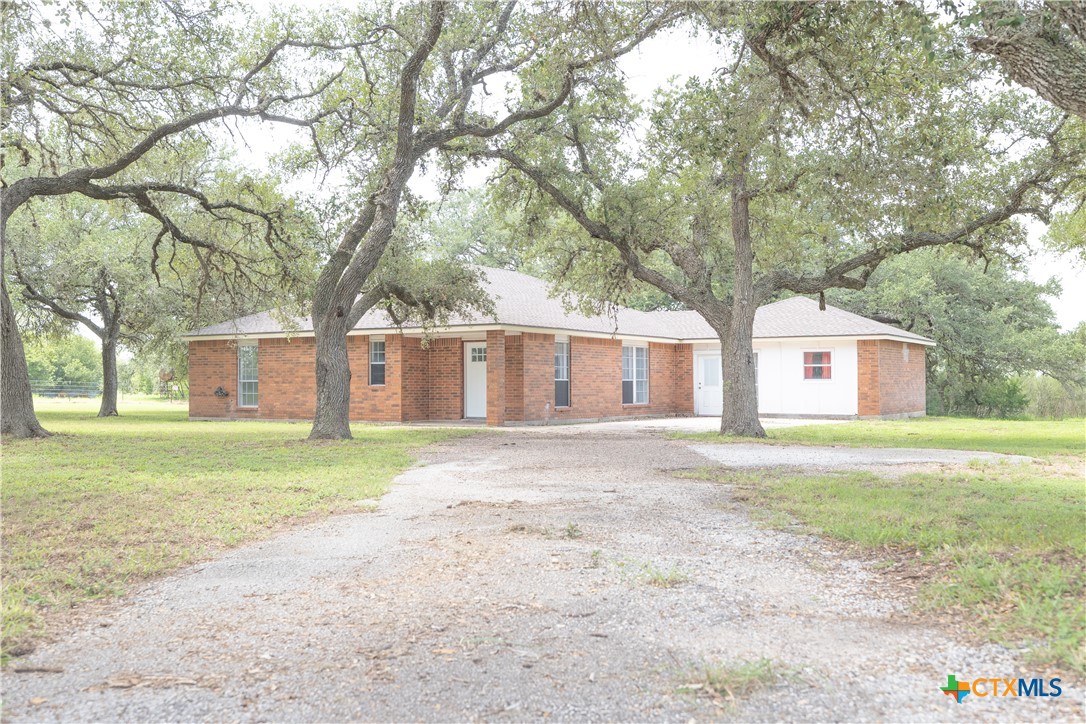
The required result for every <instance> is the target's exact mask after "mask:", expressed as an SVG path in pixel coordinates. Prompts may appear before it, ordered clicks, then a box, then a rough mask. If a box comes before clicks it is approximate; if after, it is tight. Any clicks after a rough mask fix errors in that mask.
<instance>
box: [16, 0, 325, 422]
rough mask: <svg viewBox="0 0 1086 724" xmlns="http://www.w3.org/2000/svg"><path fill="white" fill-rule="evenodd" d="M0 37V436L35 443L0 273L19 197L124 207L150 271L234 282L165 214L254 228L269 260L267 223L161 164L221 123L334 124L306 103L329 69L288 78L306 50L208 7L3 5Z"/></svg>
mask: <svg viewBox="0 0 1086 724" xmlns="http://www.w3.org/2000/svg"><path fill="white" fill-rule="evenodd" d="M0 28H2V31H0V32H2V33H3V42H2V43H0V48H2V51H0V52H2V57H0V66H2V68H0V150H2V154H3V155H2V158H0V169H2V171H3V178H2V188H3V194H2V195H0V337H2V339H0V342H2V349H0V353H2V354H0V357H2V359H0V375H2V378H3V384H4V395H3V398H2V400H0V430H2V431H3V432H4V433H10V434H13V435H16V436H19V437H32V436H42V435H45V434H47V433H46V431H45V430H44V429H43V428H42V427H41V425H40V424H39V423H38V421H37V418H36V417H35V415H34V407H33V399H32V397H31V394H30V385H29V379H28V377H27V370H26V360H25V356H24V353H23V345H22V340H21V337H20V333H19V329H18V326H17V322H16V319H15V315H14V310H13V307H12V305H11V300H10V297H9V296H8V289H7V279H6V278H7V275H6V274H5V273H4V271H5V269H4V265H6V263H7V256H8V254H7V242H6V239H7V226H8V223H9V220H10V219H11V217H12V214H14V213H16V212H17V211H18V210H19V209H20V208H21V207H23V206H24V205H25V204H27V203H28V202H29V201H30V200H31V199H34V198H42V197H55V196H64V195H68V194H80V195H82V196H85V197H87V198H89V199H95V200H99V201H121V202H125V203H127V204H129V205H130V206H131V207H132V208H134V209H136V210H138V211H139V212H140V213H143V214H145V215H147V216H148V217H150V218H151V219H154V220H155V222H156V223H157V224H158V226H159V229H160V231H161V235H160V236H158V237H157V241H156V244H155V248H156V250H157V251H159V255H158V257H152V258H153V259H155V258H161V257H163V256H165V257H169V256H171V254H172V253H173V252H172V251H167V250H166V248H165V247H172V248H174V249H176V248H177V247H182V248H185V247H187V248H189V249H191V250H192V251H191V253H192V254H194V255H195V256H197V257H198V258H199V259H200V261H199V264H200V266H201V268H203V269H205V270H207V271H208V272H209V273H211V272H214V273H220V272H225V273H226V274H231V273H236V271H237V270H238V269H239V268H240V267H242V266H244V263H245V261H246V260H245V259H241V258H238V257H236V256H232V255H231V253H230V250H227V249H222V248H219V247H217V246H216V245H215V244H214V243H212V242H209V241H208V240H206V239H202V238H200V237H199V236H198V235H197V234H196V233H195V232H194V231H193V230H191V229H186V228H184V227H183V226H181V225H180V224H179V223H178V221H177V220H176V219H175V218H174V211H175V210H176V209H177V208H178V207H186V208H194V209H201V210H202V211H204V212H205V213H207V214H209V215H211V216H214V217H219V218H221V217H223V216H233V217H235V218H240V217H242V216H249V217H253V218H255V219H259V220H262V221H263V222H264V225H265V232H264V233H263V234H262V235H261V236H262V238H264V239H266V240H267V242H268V245H269V253H270V254H272V255H274V254H275V251H274V250H273V249H272V247H277V246H282V245H283V243H284V240H283V239H282V238H280V237H279V236H278V234H277V232H276V230H275V227H274V219H273V218H272V217H271V216H270V215H268V214H267V213H265V212H264V211H263V210H260V209H256V208H252V207H248V206H246V205H244V204H242V203H239V202H237V201H236V200H230V199H212V198H209V197H208V196H207V195H206V194H204V193H203V192H202V191H201V190H200V189H198V188H192V187H188V186H185V185H183V183H179V182H177V181H176V180H175V179H173V178H170V177H169V176H164V175H162V170H163V169H164V168H170V167H171V166H170V164H169V163H166V162H164V160H163V157H164V156H168V155H169V154H170V152H171V151H172V150H174V149H176V148H178V147H182V148H183V147H184V146H185V145H186V144H187V143H191V142H196V141H199V140H201V139H200V134H201V132H203V131H205V130H206V126H207V124H211V123H222V122H223V120H224V119H230V118H233V119H239V118H254V119H262V120H267V121H276V122H281V123H287V124H294V125H297V126H302V127H308V126H311V125H312V124H313V123H314V122H315V121H316V120H317V118H319V116H320V113H332V112H335V109H333V108H327V109H325V110H324V111H313V109H312V108H310V107H309V105H310V104H309V103H308V102H309V101H311V100H312V99H313V98H315V97H316V96H318V95H320V94H321V93H323V92H324V91H325V90H326V89H327V88H328V87H329V86H330V85H331V84H332V83H333V82H334V81H335V79H336V78H337V77H338V69H332V70H331V71H330V72H328V73H327V74H321V73H319V72H317V71H316V70H315V69H309V70H308V72H304V73H303V72H289V71H290V70H291V68H293V70H294V71H297V65H293V66H291V64H292V63H294V64H296V63H298V62H299V57H300V59H301V60H304V57H305V56H306V55H307V54H308V53H310V52H315V51H314V48H313V46H310V45H304V44H298V43H292V42H290V41H283V40H280V39H278V38H275V37H272V36H268V35H261V36H253V37H249V36H246V35H244V34H243V33H242V32H240V31H239V30H237V24H236V23H235V22H234V18H233V17H232V16H230V15H229V14H227V13H226V11H225V10H224V9H223V7H221V6H219V5H217V4H210V5H206V6H203V5H199V6H198V5H178V4H176V3H127V2H119V1H118V0H102V2H97V3H83V2H74V1H72V2H62V3H59V4H50V5H43V4H39V3H21V2H3V3H0ZM151 29H153V30H154V32H151ZM285 66H289V67H287V70H284V67H285ZM309 111H313V112H314V114H315V115H306V114H307V112H309ZM155 156H157V158H154V160H153V162H152V163H150V164H148V163H146V162H147V161H148V160H149V159H151V158H152V157H155Z"/></svg>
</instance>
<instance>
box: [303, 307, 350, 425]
mask: <svg viewBox="0 0 1086 724" xmlns="http://www.w3.org/2000/svg"><path fill="white" fill-rule="evenodd" d="M339 319H342V318H341V317H339V318H337V320H336V321H338V320H339ZM313 334H314V336H315V337H316V341H317V412H316V415H314V417H313V429H312V430H311V431H310V433H309V439H310V440H350V439H351V425H350V411H351V365H350V361H349V360H348V359H347V329H346V327H345V325H343V324H336V323H331V324H329V323H328V322H315V323H314V324H313Z"/></svg>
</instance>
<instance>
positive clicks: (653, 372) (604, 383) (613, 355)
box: [506, 333, 694, 421]
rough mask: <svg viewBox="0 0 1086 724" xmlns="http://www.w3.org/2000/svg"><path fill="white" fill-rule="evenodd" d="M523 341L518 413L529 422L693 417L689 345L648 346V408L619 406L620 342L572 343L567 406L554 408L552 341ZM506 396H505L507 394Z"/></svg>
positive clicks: (533, 337)
mask: <svg viewBox="0 0 1086 724" xmlns="http://www.w3.org/2000/svg"><path fill="white" fill-rule="evenodd" d="M520 339H521V350H520V352H521V360H520V363H521V372H520V376H521V378H522V380H523V387H522V393H521V394H522V401H521V404H522V408H523V412H524V419H525V420H528V421H550V420H583V419H592V418H597V417H621V416H623V415H672V414H693V409H694V397H693V380H692V375H693V364H694V363H693V352H692V348H691V346H690V345H680V344H655V343H653V344H650V345H649V402H648V404H644V405H623V404H622V341H621V340H613V339H594V338H589V337H571V338H570V345H569V346H570V351H569V356H570V406H569V407H566V408H556V407H555V406H554V335H551V334H529V333H525V334H522V335H521V336H520ZM506 395H509V392H508V391H506Z"/></svg>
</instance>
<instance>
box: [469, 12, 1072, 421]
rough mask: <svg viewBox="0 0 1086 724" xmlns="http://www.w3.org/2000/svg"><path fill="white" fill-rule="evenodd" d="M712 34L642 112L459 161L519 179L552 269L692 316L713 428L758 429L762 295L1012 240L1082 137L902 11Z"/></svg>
mask: <svg viewBox="0 0 1086 724" xmlns="http://www.w3.org/2000/svg"><path fill="white" fill-rule="evenodd" d="M712 32H713V33H714V34H715V35H716V37H717V38H719V39H720V41H721V42H722V43H723V44H724V45H725V47H726V48H727V52H728V57H727V59H726V62H725V63H724V65H723V67H722V68H721V70H720V71H719V72H718V73H716V74H715V75H714V76H713V77H711V78H708V79H704V80H699V79H694V80H692V81H690V82H688V83H687V84H685V85H683V86H681V87H678V88H673V89H671V90H670V91H668V92H666V93H662V94H660V95H659V96H658V97H657V98H656V99H655V101H654V102H653V104H652V106H651V109H650V110H649V112H648V113H647V114H646V115H642V114H640V113H639V112H638V111H639V109H638V108H637V107H636V106H634V105H633V104H630V103H624V102H623V101H622V100H621V91H622V89H621V88H617V87H611V88H609V89H607V92H596V93H589V94H584V95H581V96H578V97H576V98H575V99H574V102H572V103H571V104H570V105H569V106H568V109H567V110H564V111H563V112H562V113H561V114H559V115H556V116H555V117H554V118H553V120H551V121H550V122H547V123H545V124H544V123H540V124H536V125H534V126H532V127H530V129H525V130H526V131H529V132H526V133H524V134H520V135H518V136H517V137H516V138H515V139H513V140H511V141H510V142H507V143H504V144H500V145H499V144H495V145H493V146H491V147H490V148H489V149H488V150H487V151H484V152H476V155H477V156H483V157H488V158H497V159H500V160H501V161H503V162H504V164H505V165H506V167H507V168H508V169H510V170H511V171H512V173H513V176H514V178H519V179H520V180H521V183H519V184H517V183H515V182H512V181H507V183H506V185H505V186H504V187H503V188H504V189H505V190H506V191H507V192H508V193H509V194H510V196H511V197H512V198H515V199H518V200H519V201H520V202H522V203H526V204H527V205H528V206H529V208H532V209H534V210H533V211H532V212H531V213H530V214H529V216H533V215H543V214H545V213H547V212H548V211H551V212H556V213H559V214H561V215H563V216H564V217H565V218H566V219H568V220H569V221H571V222H572V224H573V227H572V228H569V229H567V234H566V239H565V240H564V241H560V242H559V243H556V244H555V245H554V246H553V247H552V249H551V250H550V252H549V253H551V254H554V255H564V256H565V257H566V258H567V259H568V260H569V261H568V263H558V264H555V265H553V266H555V267H556V268H568V269H578V268H579V269H580V270H581V271H580V272H579V273H580V274H582V275H584V274H585V271H584V269H586V268H587V269H589V270H590V272H589V274H590V275H591V276H592V277H594V278H596V279H599V278H608V279H611V280H612V282H613V283H612V286H613V287H616V288H621V286H622V285H623V284H624V283H625V282H626V281H627V280H630V279H632V280H636V281H638V282H642V283H645V284H648V285H651V286H654V287H656V288H658V289H660V290H662V291H664V292H666V293H667V294H669V295H670V296H672V297H673V298H674V299H676V300H677V301H679V302H681V303H682V304H684V305H686V306H687V307H688V308H690V309H693V310H695V311H697V312H698V313H699V314H701V316H702V317H703V318H704V319H705V320H706V322H707V323H708V324H709V325H710V326H711V327H712V328H713V329H714V330H715V331H716V333H717V335H718V336H719V339H720V344H721V348H722V352H723V362H724V385H723V387H724V391H723V395H724V413H723V416H722V420H721V432H722V433H725V434H735V435H744V436H764V434H765V433H764V431H763V429H762V427H761V424H760V423H759V421H758V415H757V401H756V399H755V394H754V389H755V369H754V355H753V350H752V328H753V321H754V314H755V311H756V310H757V308H758V307H759V306H760V305H761V304H763V303H765V302H767V301H770V300H771V299H773V298H775V297H776V296H778V295H780V294H782V293H800V294H821V293H822V292H824V291H825V290H827V289H831V288H835V287H838V288H847V289H859V288H863V287H864V285H865V284H866V283H867V280H868V278H869V277H870V275H871V273H872V272H873V271H874V270H875V269H876V268H877V267H878V265H879V264H880V263H881V262H882V261H884V260H885V259H888V258H890V257H893V256H895V255H899V254H903V253H907V252H910V251H914V250H918V249H923V248H927V247H934V246H944V245H950V244H958V245H968V246H972V247H974V248H976V249H978V250H983V249H985V248H986V247H988V246H991V245H1000V244H1003V243H1006V242H1007V241H1009V240H1010V241H1013V240H1015V239H1017V238H1019V237H1020V234H1021V230H1020V228H1019V227H1018V226H1017V225H1016V223H1015V221H1014V220H1015V219H1016V218H1017V217H1019V216H1022V215H1027V214H1028V215H1034V216H1038V217H1042V218H1045V217H1046V216H1047V213H1048V211H1049V209H1050V208H1051V207H1052V205H1053V204H1054V203H1056V202H1057V201H1058V200H1059V198H1060V197H1061V195H1062V194H1063V193H1064V192H1065V191H1066V189H1067V187H1068V185H1069V184H1072V183H1074V182H1075V180H1076V179H1077V178H1079V177H1080V176H1081V175H1082V173H1083V162H1084V160H1086V147H1084V146H1083V144H1082V143H1080V142H1079V140H1078V139H1079V136H1078V135H1077V134H1076V133H1075V132H1074V126H1075V124H1076V123H1077V120H1068V119H1066V118H1061V117H1060V116H1059V114H1057V113H1054V112H1052V111H1051V110H1050V109H1049V108H1048V107H1047V106H1046V105H1045V104H1041V103H1039V102H1031V101H1030V99H1028V98H1026V97H1023V95H1022V94H1020V93H1017V92H1014V91H1010V90H1002V89H998V88H993V84H992V83H991V82H990V78H989V76H987V75H985V73H984V69H983V68H978V67H976V64H974V63H971V62H970V60H969V58H968V57H965V56H964V54H963V52H962V51H961V50H960V49H958V46H956V45H955V44H954V42H953V38H951V37H949V35H948V34H947V33H939V34H937V36H936V37H935V38H934V39H933V38H932V37H931V35H930V29H929V28H928V26H927V23H926V22H925V21H924V19H923V18H922V17H921V16H920V15H919V14H918V13H917V12H916V11H915V10H914V9H913V8H911V7H909V6H903V5H889V4H886V5H876V4H870V3H869V4H863V5H854V4H853V5H837V4H825V5H813V4H795V5H787V6H778V5H762V6H755V7H753V8H748V11H747V13H746V14H745V15H743V16H741V17H737V16H728V17H725V18H723V20H722V21H717V22H715V23H714V26H713V27H712ZM596 285H597V286H598V285H599V282H596Z"/></svg>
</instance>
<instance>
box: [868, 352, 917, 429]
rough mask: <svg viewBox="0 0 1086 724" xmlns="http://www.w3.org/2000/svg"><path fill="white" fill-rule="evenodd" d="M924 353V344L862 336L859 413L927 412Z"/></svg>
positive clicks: (879, 414)
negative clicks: (864, 337) (863, 337)
mask: <svg viewBox="0 0 1086 724" xmlns="http://www.w3.org/2000/svg"><path fill="white" fill-rule="evenodd" d="M906 355H907V356H908V357H907V358H906ZM924 355H925V350H924V346H923V345H919V344H909V343H906V342H895V341H893V340H888V339H861V340H859V341H858V342H857V343H856V357H857V365H858V370H857V372H858V374H857V385H858V410H857V413H858V414H859V416H860V417H879V416H889V415H906V414H923V413H924V411H925V407H926V382H927V377H926V370H925V365H924Z"/></svg>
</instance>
